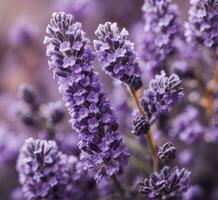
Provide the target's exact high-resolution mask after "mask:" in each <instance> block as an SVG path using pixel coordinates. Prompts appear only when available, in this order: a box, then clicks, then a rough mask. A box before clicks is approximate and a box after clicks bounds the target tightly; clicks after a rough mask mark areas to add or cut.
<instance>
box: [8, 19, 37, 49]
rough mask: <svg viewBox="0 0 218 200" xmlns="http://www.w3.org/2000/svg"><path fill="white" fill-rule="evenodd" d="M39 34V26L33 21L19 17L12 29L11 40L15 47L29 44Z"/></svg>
mask: <svg viewBox="0 0 218 200" xmlns="http://www.w3.org/2000/svg"><path fill="white" fill-rule="evenodd" d="M37 36H38V28H37V27H36V26H35V25H33V23H31V22H29V21H27V20H25V19H19V20H17V21H15V23H14V25H13V26H12V29H11V31H10V35H9V37H10V42H11V44H12V45H13V46H14V47H19V46H23V45H27V44H29V43H30V42H33V41H34V40H35V39H36V37H37Z"/></svg>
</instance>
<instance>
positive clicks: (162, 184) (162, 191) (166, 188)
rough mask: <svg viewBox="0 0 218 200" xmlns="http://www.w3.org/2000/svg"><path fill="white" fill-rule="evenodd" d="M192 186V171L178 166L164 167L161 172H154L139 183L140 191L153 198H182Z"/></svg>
mask: <svg viewBox="0 0 218 200" xmlns="http://www.w3.org/2000/svg"><path fill="white" fill-rule="evenodd" d="M189 187H190V172H189V171H187V170H186V169H181V170H180V169H178V168H177V167H176V168H174V169H172V170H170V168H169V167H164V168H163V169H162V170H161V172H160V173H159V174H157V173H153V174H152V175H151V176H150V178H146V179H145V180H144V182H143V183H140V184H139V192H140V193H141V194H142V195H143V196H144V197H146V198H148V199H151V200H163V199H174V200H176V199H181V197H182V196H181V195H182V193H183V192H186V191H187V190H188V189H189Z"/></svg>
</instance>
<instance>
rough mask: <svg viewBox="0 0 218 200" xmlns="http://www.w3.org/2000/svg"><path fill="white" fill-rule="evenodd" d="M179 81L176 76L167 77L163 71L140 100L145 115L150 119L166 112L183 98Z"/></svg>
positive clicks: (152, 81) (151, 82)
mask: <svg viewBox="0 0 218 200" xmlns="http://www.w3.org/2000/svg"><path fill="white" fill-rule="evenodd" d="M183 95H184V93H183V88H182V86H181V80H180V78H179V77H178V76H177V75H176V74H172V75H170V76H169V77H167V76H166V73H165V72H164V71H161V74H160V75H156V76H155V78H154V79H153V80H151V81H150V83H149V88H148V89H147V90H145V92H144V96H143V98H142V100H141V105H142V107H143V109H144V111H145V114H146V115H147V116H148V117H149V118H150V119H152V118H153V117H155V115H156V114H158V113H162V112H168V111H169V110H170V109H172V107H173V106H174V105H175V104H176V103H178V102H179V101H180V100H181V98H182V97H183Z"/></svg>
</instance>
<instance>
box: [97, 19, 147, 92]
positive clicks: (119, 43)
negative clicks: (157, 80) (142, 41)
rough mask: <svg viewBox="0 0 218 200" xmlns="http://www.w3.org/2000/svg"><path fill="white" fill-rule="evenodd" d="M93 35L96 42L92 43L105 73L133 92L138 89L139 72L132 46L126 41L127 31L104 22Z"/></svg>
mask: <svg viewBox="0 0 218 200" xmlns="http://www.w3.org/2000/svg"><path fill="white" fill-rule="evenodd" d="M95 34H96V35H97V36H98V40H95V41H94V46H95V49H96V51H97V55H98V58H99V61H100V62H101V64H102V65H103V67H104V69H105V71H106V72H107V73H109V74H110V75H111V76H113V77H114V78H116V79H119V80H121V81H123V82H124V83H126V84H128V85H129V86H130V87H131V88H132V89H133V90H138V89H140V88H141V87H142V84H143V83H142V80H141V77H140V75H141V71H140V68H139V64H138V61H137V55H136V52H135V49H134V44H133V43H131V42H130V41H129V40H128V39H127V37H128V35H129V33H128V32H127V30H126V29H125V28H124V29H122V30H121V31H119V28H118V26H117V24H116V23H110V22H106V23H105V24H104V25H102V24H101V25H99V27H98V29H97V30H96V32H95Z"/></svg>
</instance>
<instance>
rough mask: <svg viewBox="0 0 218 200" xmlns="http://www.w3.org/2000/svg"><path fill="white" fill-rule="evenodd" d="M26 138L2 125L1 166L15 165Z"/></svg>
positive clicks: (0, 129) (0, 128) (0, 139)
mask: <svg viewBox="0 0 218 200" xmlns="http://www.w3.org/2000/svg"><path fill="white" fill-rule="evenodd" d="M23 140H24V138H23V137H22V136H20V135H17V134H15V133H14V132H12V131H11V130H9V129H8V128H7V127H5V126H4V125H0V155H1V159H0V167H4V166H7V165H13V164H14V163H15V162H16V159H17V156H18V152H19V149H20V147H21V145H22V142H23Z"/></svg>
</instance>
